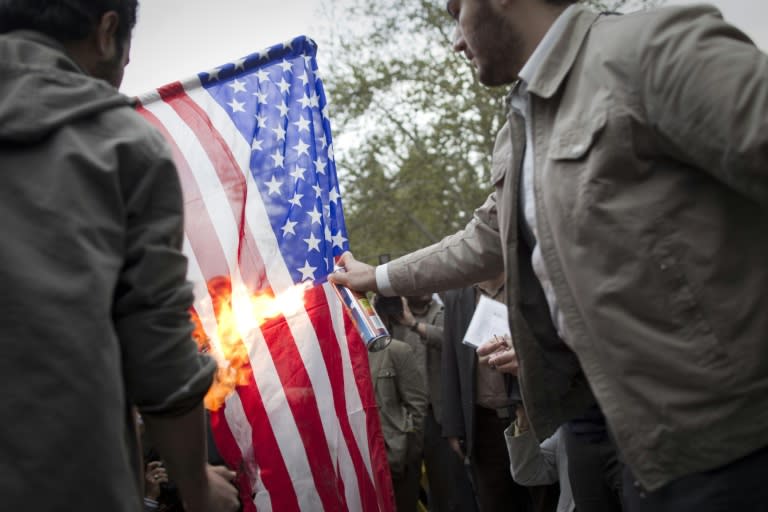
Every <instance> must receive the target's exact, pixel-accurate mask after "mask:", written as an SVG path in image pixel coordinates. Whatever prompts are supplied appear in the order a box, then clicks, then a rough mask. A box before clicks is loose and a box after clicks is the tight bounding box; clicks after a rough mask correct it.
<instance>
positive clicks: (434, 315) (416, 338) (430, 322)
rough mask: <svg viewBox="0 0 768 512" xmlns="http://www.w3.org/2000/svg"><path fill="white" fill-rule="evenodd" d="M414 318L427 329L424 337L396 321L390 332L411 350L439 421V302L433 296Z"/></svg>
mask: <svg viewBox="0 0 768 512" xmlns="http://www.w3.org/2000/svg"><path fill="white" fill-rule="evenodd" d="M414 318H415V319H416V321H417V322H421V323H422V324H423V325H424V329H425V331H426V333H427V337H426V338H422V337H421V335H419V333H417V332H416V331H412V330H411V329H409V328H408V327H406V326H404V325H400V324H396V325H394V326H392V335H393V336H394V337H395V338H397V339H399V340H403V342H405V343H406V344H407V345H408V346H410V347H411V349H412V350H413V353H414V355H415V356H416V363H417V364H418V366H419V369H420V371H421V372H422V373H423V374H424V379H425V382H426V390H427V399H428V401H429V405H431V406H432V410H433V411H434V415H435V419H436V420H437V421H438V423H440V418H441V417H442V401H441V399H440V395H441V393H440V388H441V386H440V361H441V359H442V353H443V305H442V304H440V303H439V302H437V301H434V300H433V301H432V302H431V303H430V304H429V309H427V312H426V313H425V314H424V315H414Z"/></svg>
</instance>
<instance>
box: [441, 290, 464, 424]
mask: <svg viewBox="0 0 768 512" xmlns="http://www.w3.org/2000/svg"><path fill="white" fill-rule="evenodd" d="M444 297H445V312H447V313H448V314H447V315H446V316H448V318H449V319H450V320H449V321H448V322H447V323H446V324H445V329H444V330H443V336H444V341H443V342H444V344H445V345H444V346H443V352H442V356H441V363H442V364H441V365H440V366H441V368H440V371H441V374H440V386H441V387H442V389H441V390H440V391H441V396H442V397H443V402H442V406H443V411H442V413H443V417H442V418H441V422H440V425H441V426H442V430H443V437H464V436H465V435H466V432H465V429H464V412H463V409H462V397H461V387H460V384H459V363H458V358H457V356H456V343H457V341H456V335H457V334H456V329H455V328H454V325H455V324H456V321H455V315H457V314H458V308H459V304H460V300H459V297H460V293H459V292H458V291H457V290H449V291H448V292H446V293H445V295H444ZM459 343H460V342H459Z"/></svg>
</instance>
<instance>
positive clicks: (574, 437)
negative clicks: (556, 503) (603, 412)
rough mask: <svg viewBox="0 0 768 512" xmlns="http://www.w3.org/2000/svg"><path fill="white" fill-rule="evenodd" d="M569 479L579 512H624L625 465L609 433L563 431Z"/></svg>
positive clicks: (565, 429) (567, 429) (566, 429)
mask: <svg viewBox="0 0 768 512" xmlns="http://www.w3.org/2000/svg"><path fill="white" fill-rule="evenodd" d="M563 433H564V434H565V450H566V452H567V453H568V477H569V479H570V481H571V491H572V493H573V502H574V503H575V504H576V510H578V511H579V512H581V511H584V512H621V510H622V506H621V482H622V469H623V465H622V464H621V462H619V459H618V454H617V451H616V447H615V446H614V444H613V442H612V441H611V438H610V435H608V433H607V432H605V433H603V434H599V433H598V434H595V433H589V434H587V435H584V434H575V433H574V432H573V431H571V430H570V429H569V428H567V427H566V428H564V429H563Z"/></svg>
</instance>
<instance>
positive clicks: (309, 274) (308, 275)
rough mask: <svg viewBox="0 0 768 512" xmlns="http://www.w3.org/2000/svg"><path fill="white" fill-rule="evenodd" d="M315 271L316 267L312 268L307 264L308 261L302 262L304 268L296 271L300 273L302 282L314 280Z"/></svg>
mask: <svg viewBox="0 0 768 512" xmlns="http://www.w3.org/2000/svg"><path fill="white" fill-rule="evenodd" d="M315 270H317V267H313V266H312V265H310V264H309V261H305V262H304V266H303V267H302V268H300V269H298V271H299V272H301V275H302V278H301V280H302V281H307V280H309V281H312V280H314V279H315Z"/></svg>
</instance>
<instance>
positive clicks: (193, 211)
mask: <svg viewBox="0 0 768 512" xmlns="http://www.w3.org/2000/svg"><path fill="white" fill-rule="evenodd" d="M137 112H138V113H139V114H141V115H142V116H143V117H144V118H145V119H146V120H147V121H149V122H150V123H151V124H152V126H154V127H155V128H157V129H158V130H159V131H160V133H161V134H162V136H163V137H164V138H165V140H166V142H167V143H168V145H169V146H170V147H171V154H172V155H173V161H174V163H175V164H176V168H177V169H178V172H179V179H180V181H181V188H182V190H183V194H184V210H185V211H184V231H185V233H186V234H187V239H188V240H189V244H190V245H191V246H192V251H193V252H194V253H195V259H197V263H198V266H199V267H200V271H201V272H202V273H203V277H204V278H205V281H206V282H208V281H209V280H210V279H213V278H214V277H216V276H226V275H229V266H228V265H227V258H226V256H224V251H223V250H222V248H221V244H219V243H216V242H217V241H218V239H219V238H218V236H217V235H216V229H215V228H214V227H213V223H212V222H211V218H210V216H209V215H208V210H207V209H206V208H205V203H203V200H202V195H201V194H200V188H199V187H198V186H197V180H195V175H194V174H193V173H192V169H191V168H190V166H189V162H187V159H186V158H185V157H184V155H183V154H182V152H181V149H179V146H178V145H177V144H176V141H175V140H174V138H173V136H172V135H171V134H170V132H169V131H168V129H167V128H166V127H165V125H164V124H163V123H162V121H160V120H159V119H158V118H157V116H155V115H154V114H153V113H152V112H150V111H149V110H147V109H146V108H144V107H139V108H137Z"/></svg>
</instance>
